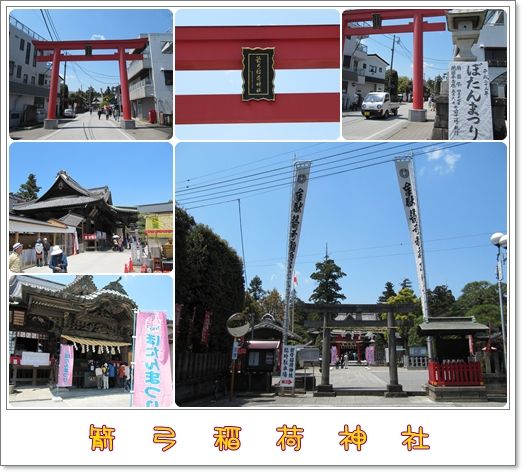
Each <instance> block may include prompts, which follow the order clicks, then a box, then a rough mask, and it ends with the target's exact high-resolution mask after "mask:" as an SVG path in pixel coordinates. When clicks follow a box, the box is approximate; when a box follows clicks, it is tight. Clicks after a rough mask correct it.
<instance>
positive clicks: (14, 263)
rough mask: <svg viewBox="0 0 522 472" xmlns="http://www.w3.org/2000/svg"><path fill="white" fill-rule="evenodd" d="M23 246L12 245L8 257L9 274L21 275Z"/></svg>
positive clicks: (20, 244)
mask: <svg viewBox="0 0 522 472" xmlns="http://www.w3.org/2000/svg"><path fill="white" fill-rule="evenodd" d="M23 249H24V245H23V244H22V243H14V244H13V252H12V253H11V255H10V256H9V270H10V271H11V272H17V273H21V272H23V270H22V250H23Z"/></svg>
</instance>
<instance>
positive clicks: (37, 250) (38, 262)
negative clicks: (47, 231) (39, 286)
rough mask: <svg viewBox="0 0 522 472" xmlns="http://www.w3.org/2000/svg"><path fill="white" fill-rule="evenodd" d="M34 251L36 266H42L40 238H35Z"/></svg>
mask: <svg viewBox="0 0 522 472" xmlns="http://www.w3.org/2000/svg"><path fill="white" fill-rule="evenodd" d="M34 252H35V255H36V267H43V244H42V240H41V239H40V238H38V239H37V240H36V244H35V245H34Z"/></svg>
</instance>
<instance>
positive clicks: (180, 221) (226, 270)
mask: <svg viewBox="0 0 522 472" xmlns="http://www.w3.org/2000/svg"><path fill="white" fill-rule="evenodd" d="M175 244H176V303H178V304H181V305H183V309H182V312H181V320H180V323H179V329H178V332H177V336H176V343H175V345H176V350H177V351H183V350H187V349H192V350H193V351H199V350H202V349H206V348H205V347H204V346H202V345H201V342H200V340H201V330H202V326H203V321H204V318H205V316H204V315H205V311H211V312H212V313H213V317H212V323H211V326H210V336H209V345H208V350H209V351H222V352H224V351H226V350H227V348H228V346H229V345H230V335H229V334H228V332H227V330H226V321H227V319H228V318H229V317H230V315H232V314H233V313H237V312H241V311H242V310H243V307H244V303H245V288H244V282H243V264H242V261H241V258H240V257H239V256H238V254H237V253H236V251H235V250H234V249H232V248H231V247H230V246H229V244H228V243H227V242H226V241H225V240H223V239H221V238H220V237H219V236H218V235H217V234H216V233H214V232H213V231H212V230H211V229H210V228H209V227H208V226H205V225H202V224H197V223H196V222H195V221H194V219H193V218H192V217H191V216H190V215H189V214H188V213H187V212H186V211H185V210H183V209H181V208H179V207H176V239H175Z"/></svg>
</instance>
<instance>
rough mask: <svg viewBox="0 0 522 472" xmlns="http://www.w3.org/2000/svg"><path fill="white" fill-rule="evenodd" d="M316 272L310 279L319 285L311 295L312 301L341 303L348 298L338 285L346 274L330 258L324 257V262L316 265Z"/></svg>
mask: <svg viewBox="0 0 522 472" xmlns="http://www.w3.org/2000/svg"><path fill="white" fill-rule="evenodd" d="M315 269H316V271H315V272H314V273H313V274H311V275H310V278H311V279H313V280H315V281H317V283H318V285H317V287H316V288H315V290H314V291H313V293H312V295H310V300H311V301H312V302H314V303H340V301H339V300H344V299H345V298H346V297H345V296H344V295H343V294H342V293H341V286H340V285H339V284H338V283H337V281H338V280H339V279H341V278H342V277H344V276H345V275H346V274H345V273H344V272H343V271H342V270H341V268H340V267H339V266H338V265H337V264H336V263H335V261H334V260H333V259H330V257H328V253H327V254H326V255H325V256H324V259H323V261H322V262H317V263H316V264H315Z"/></svg>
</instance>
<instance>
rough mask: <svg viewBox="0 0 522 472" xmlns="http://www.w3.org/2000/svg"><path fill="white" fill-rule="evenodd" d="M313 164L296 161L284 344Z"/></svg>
mask: <svg viewBox="0 0 522 472" xmlns="http://www.w3.org/2000/svg"><path fill="white" fill-rule="evenodd" d="M311 165H312V162H311V161H302V162H296V163H295V164H294V187H293V190H292V203H291V207H290V226H289V228H288V260H287V263H286V288H285V317H284V332H283V344H284V343H286V340H287V334H288V320H289V315H290V313H289V312H290V297H291V291H292V281H293V275H294V268H295V259H296V256H297V247H298V245H299V235H300V234H301V223H302V221H303V212H304V205H305V200H306V191H307V189H308V180H309V176H310V166H311Z"/></svg>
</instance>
